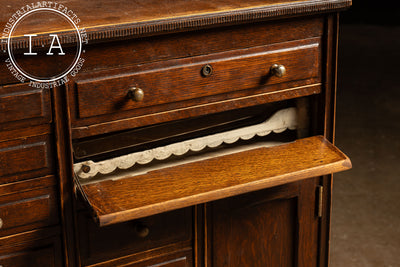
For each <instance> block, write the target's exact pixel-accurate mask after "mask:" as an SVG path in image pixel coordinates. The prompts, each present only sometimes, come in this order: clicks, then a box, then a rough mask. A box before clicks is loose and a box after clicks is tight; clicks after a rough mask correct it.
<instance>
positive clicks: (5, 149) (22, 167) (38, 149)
mask: <svg viewBox="0 0 400 267" xmlns="http://www.w3.org/2000/svg"><path fill="white" fill-rule="evenodd" d="M52 154H53V153H52V148H51V142H50V136H49V135H40V136H32V137H21V138H18V139H13V140H7V141H3V142H1V141H0V184H1V183H9V182H14V181H18V180H24V179H28V178H33V177H38V176H44V175H48V174H51V173H52V172H53V155H52Z"/></svg>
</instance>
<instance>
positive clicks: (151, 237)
mask: <svg viewBox="0 0 400 267" xmlns="http://www.w3.org/2000/svg"><path fill="white" fill-rule="evenodd" d="M192 222H193V220H192V209H191V208H187V209H180V210H176V211H172V212H168V213H163V214H158V215H154V216H151V217H147V218H143V219H139V220H134V221H129V222H125V223H120V224H116V225H112V226H107V227H98V226H96V225H95V224H94V222H93V219H92V218H90V217H88V216H87V215H85V214H80V215H79V218H78V223H79V232H80V233H79V237H80V248H81V260H82V262H83V263H85V264H93V263H96V262H101V261H104V260H108V259H112V258H115V257H119V256H124V255H129V254H132V253H137V252H143V251H146V250H149V249H154V248H158V247H162V246H166V245H170V244H173V243H177V242H181V241H187V240H191V238H192Z"/></svg>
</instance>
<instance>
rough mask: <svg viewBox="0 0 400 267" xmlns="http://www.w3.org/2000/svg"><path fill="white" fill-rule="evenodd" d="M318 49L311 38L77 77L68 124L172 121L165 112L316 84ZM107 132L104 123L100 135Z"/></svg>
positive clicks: (318, 78) (315, 42)
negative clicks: (138, 93)
mask: <svg viewBox="0 0 400 267" xmlns="http://www.w3.org/2000/svg"><path fill="white" fill-rule="evenodd" d="M320 53H321V49H320V39H319V38H313V39H307V40H301V41H292V42H286V43H282V44H275V45H269V46H264V47H255V48H251V49H242V50H237V51H230V52H224V53H218V54H213V55H207V56H199V57H193V58H186V59H180V60H170V61H165V62H159V63H152V64H147V65H142V66H136V67H134V68H131V69H130V70H131V72H127V73H125V74H122V75H119V76H117V77H115V76H114V77H107V76H104V77H102V78H96V79H88V80H80V81H77V82H76V88H75V90H73V91H74V94H76V96H75V97H71V99H73V100H72V101H73V102H72V103H74V104H72V105H75V107H73V109H74V111H75V112H73V113H74V114H75V115H76V116H75V118H73V122H72V124H73V127H79V126H84V125H85V124H86V125H88V124H89V125H90V124H104V123H107V122H109V121H117V120H121V119H135V118H142V117H144V116H149V115H152V114H157V115H158V117H159V118H160V117H163V116H164V117H166V118H167V120H172V119H174V118H172V117H171V116H168V115H165V114H166V113H168V112H172V111H176V110H187V109H190V108H192V107H193V106H199V105H209V104H210V103H213V102H224V101H226V100H235V99H236V98H240V99H243V98H246V97H251V96H254V95H260V94H265V93H270V92H274V91H284V90H286V89H288V88H294V87H301V86H306V85H310V84H317V83H319V82H320ZM274 64H278V65H283V66H284V67H285V69H286V74H285V75H283V76H282V77H277V76H275V75H273V72H272V71H271V66H272V65H274ZM207 65H209V66H211V68H212V73H211V74H209V75H206V74H205V73H204V71H203V70H204V69H205V67H206V66H207ZM134 88H136V89H141V90H142V91H143V94H144V96H143V99H142V100H140V101H137V100H136V101H135V99H132V97H131V96H132V95H131V90H133V89H134ZM253 104H254V102H253ZM231 108H232V107H231ZM236 108H237V107H236ZM208 112H211V111H208ZM199 115H201V114H199ZM73 117H74V116H73ZM121 123H122V122H121ZM124 123H125V122H124ZM136 126H138V125H136ZM117 128H118V127H117ZM85 130H86V131H90V130H91V129H87V127H86V128H85V127H82V131H85ZM108 130H109V129H107V127H103V129H102V131H101V132H100V131H99V133H103V132H104V131H108ZM74 137H77V136H74ZM81 137H82V136H81Z"/></svg>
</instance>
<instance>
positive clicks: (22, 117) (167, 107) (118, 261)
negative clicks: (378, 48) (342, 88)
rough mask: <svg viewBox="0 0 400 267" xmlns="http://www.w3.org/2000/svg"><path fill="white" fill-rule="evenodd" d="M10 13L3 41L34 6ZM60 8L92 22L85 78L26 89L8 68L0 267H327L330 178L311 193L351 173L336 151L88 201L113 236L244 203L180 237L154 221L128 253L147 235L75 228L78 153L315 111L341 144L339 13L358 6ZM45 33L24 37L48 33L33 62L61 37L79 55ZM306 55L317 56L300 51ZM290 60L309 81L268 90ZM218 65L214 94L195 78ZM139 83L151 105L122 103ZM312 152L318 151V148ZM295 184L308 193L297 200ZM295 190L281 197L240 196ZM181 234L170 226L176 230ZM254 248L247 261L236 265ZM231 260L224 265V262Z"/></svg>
mask: <svg viewBox="0 0 400 267" xmlns="http://www.w3.org/2000/svg"><path fill="white" fill-rule="evenodd" d="M128 2H129V3H128ZM0 4H2V5H1V6H2V12H0V22H1V24H2V25H3V26H4V25H6V21H7V20H8V19H9V18H10V17H11V15H12V14H13V13H14V12H15V11H17V10H18V9H20V8H21V7H22V6H23V5H26V3H25V2H23V1H20V0H17V1H13V2H12V3H11V2H7V3H6V1H3V0H0ZM62 4H63V5H65V6H66V7H68V8H69V9H71V10H73V11H74V12H75V13H76V15H77V16H79V18H80V19H81V22H80V23H79V24H80V26H81V27H82V28H86V30H87V33H88V38H89V43H88V44H87V45H85V50H86V51H85V54H84V58H85V64H84V69H82V70H81V72H80V73H79V74H78V76H77V77H75V78H74V79H72V80H71V81H70V83H69V84H68V85H67V88H64V87H62V88H57V89H53V90H36V89H33V88H29V87H28V86H27V85H21V84H16V83H17V80H16V79H15V78H14V77H13V76H12V74H11V73H10V72H9V71H8V69H7V66H6V64H0V85H1V86H0V167H1V168H0V202H1V204H0V211H1V212H2V213H1V214H2V217H4V214H6V216H5V218H7V220H5V222H6V223H7V224H4V227H5V228H4V229H2V230H1V229H0V235H1V236H2V237H1V238H0V265H3V266H27V265H38V266H82V265H85V264H92V266H118V265H134V266H147V265H154V264H155V265H164V266H204V265H206V264H208V265H209V266H211V265H213V264H214V265H215V266H226V264H225V263H226V262H225V261H226V260H227V259H228V260H231V261H232V262H233V263H232V264H231V265H240V266H242V265H243V266H246V265H248V266H257V264H258V265H259V266H265V264H264V263H267V264H269V263H271V264H270V265H272V266H274V265H277V266H285V265H290V266H293V265H296V266H325V265H327V253H328V246H329V217H330V204H331V203H330V198H331V195H330V188H331V176H330V175H327V176H323V177H320V178H315V179H313V178H311V179H306V180H302V179H305V178H309V177H311V176H319V175H322V174H327V173H330V172H334V171H339V170H343V169H347V168H349V167H350V162H349V160H348V159H347V158H346V157H345V156H343V155H342V154H341V153H340V152H338V151H337V150H336V148H333V147H331V146H330V145H328V144H327V143H325V141H322V143H321V142H319V141H316V142H314V141H315V140H318V138H317V139H316V137H313V138H311V139H306V140H314V141H304V140H300V141H297V142H295V143H294V144H290V145H287V146H285V148H282V149H278V148H276V150H275V149H274V150H273V154H272V152H271V150H267V149H257V150H252V151H246V152H244V154H243V153H242V154H241V155H240V156H238V155H237V156H234V155H228V156H223V157H220V158H218V159H214V160H207V161H202V162H197V163H191V164H187V165H181V166H177V167H174V168H170V169H166V170H162V171H153V172H151V173H149V174H147V175H142V176H137V177H135V178H134V179H124V180H118V181H108V182H99V183H97V184H87V185H85V186H84V188H85V190H86V191H87V192H90V193H91V195H90V194H89V195H90V196H95V197H94V198H90V200H91V201H94V202H92V203H91V204H92V205H93V206H95V208H94V210H92V211H93V212H94V213H95V215H97V216H98V217H100V219H99V223H100V224H103V225H105V224H112V223H115V222H119V221H126V220H130V219H133V218H138V217H143V216H148V215H152V214H156V213H157V214H158V213H162V212H164V211H167V210H175V209H177V208H180V207H186V206H191V205H195V204H197V203H204V202H206V201H211V200H216V199H221V198H225V197H228V196H233V195H237V194H241V195H240V196H239V197H236V198H235V200H232V199H223V200H219V201H218V202H215V203H208V204H200V205H197V206H196V207H191V208H190V209H191V210H195V212H194V213H191V214H190V216H183V217H184V218H181V219H182V221H179V219H178V218H175V219H166V220H158V221H157V218H158V217H153V216H151V217H148V221H149V222H155V221H157V222H158V223H157V226H156V227H155V229H157V230H156V232H155V233H159V234H155V236H154V238H149V239H148V240H145V241H140V240H137V239H135V238H132V240H129V239H127V238H126V236H129V234H126V233H129V231H131V229H130V228H129V227H130V223H133V222H134V221H129V222H125V223H121V224H117V225H114V226H113V225H111V226H107V227H110V228H108V229H107V227H103V228H98V227H97V226H95V225H94V224H93V223H92V222H91V221H90V220H91V218H90V217H89V216H85V217H84V218H83V219H82V217H80V218H79V220H78V221H75V219H76V218H75V215H74V214H76V213H77V209H78V208H79V207H80V205H81V203H78V205H74V204H75V203H73V201H74V199H73V196H74V194H73V193H74V192H73V190H74V188H73V184H72V183H73V181H72V164H73V157H72V139H76V138H86V140H88V138H92V137H94V136H96V135H97V136H100V135H103V134H105V133H107V134H112V133H115V132H117V131H122V130H132V129H136V128H138V127H142V126H146V125H154V124H157V123H162V122H172V121H176V120H181V119H187V118H193V117H197V116H201V115H206V114H215V113H218V112H223V111H232V110H238V109H240V108H243V107H249V106H257V105H260V104H265V103H271V102H276V101H281V100H288V99H295V98H299V97H303V96H304V97H307V100H308V102H309V103H310V109H309V110H307V113H306V114H305V117H306V116H309V118H308V119H309V121H310V126H309V127H307V128H309V129H308V131H307V135H318V134H319V135H324V137H325V138H326V139H327V140H329V141H333V139H334V123H335V122H334V120H335V117H334V114H335V109H334V106H335V94H336V55H337V51H336V42H337V32H338V29H337V24H336V23H337V19H335V15H334V14H333V13H330V14H327V12H337V11H339V10H342V9H343V8H345V7H348V6H350V5H351V0H326V1H325V0H324V1H322V0H321V1H320V0H303V1H292V0H290V1H286V2H283V1H281V0H250V1H246V2H244V1H237V0H216V1H212V2H204V1H203V2H200V1H184V0H178V1H162V0H151V1H147V0H136V1H133V2H132V1H128V0H121V1H113V2H107V1H103V0H101V1H85V2H82V1H77V0H69V1H63V2H62ZM43 19H44V20H45V22H44V23H43V22H42V23H40V21H43ZM46 19H48V17H46V16H35V17H34V19H33V21H30V22H29V21H26V23H27V24H25V25H24V26H27V27H26V28H25V30H27V31H30V33H31V32H36V33H39V36H38V37H37V38H34V40H33V46H34V49H36V46H40V47H41V45H42V44H43V45H45V46H46V45H48V44H49V42H50V41H51V39H49V38H48V36H47V34H48V33H49V32H51V31H53V32H58V33H59V34H60V36H61V39H62V40H63V44H65V45H68V41H66V42H65V43H64V41H65V40H67V39H68V37H71V36H72V37H73V34H74V33H72V31H71V28H70V25H66V24H65V22H64V23H63V22H62V20H52V22H48V21H47V22H46ZM60 31H64V33H60ZM20 33H21V32H20ZM17 35H18V33H17ZM74 38H75V37H74ZM74 38H72V39H70V40H74ZM307 44H308V45H309V44H317V45H318V47H316V48H309V49H305V50H304V49H303V50H301V49H300V48H301V47H304V46H305V45H307ZM11 46H12V47H13V49H15V52H16V53H17V54H18V53H22V52H24V51H26V49H27V47H28V42H27V39H26V38H24V37H22V36H20V37H16V38H14V39H13V42H12V44H11ZM290 47H298V48H299V50H297V52H295V51H296V50H293V51H290V49H289V50H288V48H290ZM37 49H39V50H40V49H41V50H43V49H44V48H37ZM66 49H73V47H70V48H66ZM282 49H283V50H284V49H286V51H282ZM5 50H6V49H5V43H4V42H3V43H2V44H1V50H0V51H1V52H0V59H1V62H4V60H5V59H6V57H7V53H5ZM268 51H275V52H276V53H275V54H274V53H271V54H268V53H269V52H268ZM277 51H278V52H277ZM304 51H306V52H307V51H308V52H307V53H303V52H304ZM263 53H264V54H263ZM16 57H17V58H18V60H22V61H20V63H21V64H22V65H23V66H24V67H26V68H30V69H29V70H31V71H33V72H34V73H35V74H38V75H47V74H54V73H56V72H58V71H59V70H60V69H62V68H63V67H64V66H65V65H66V64H68V60H70V58H68V57H65V58H61V57H59V58H58V60H53V59H51V58H49V57H46V56H38V57H37V58H33V57H31V58H24V57H23V56H22V55H16ZM282 59H285V60H286V61H288V63H286V61H285V64H286V65H288V66H294V67H296V71H295V72H292V71H290V72H288V73H287V76H286V77H284V78H283V79H278V78H275V77H273V78H271V79H268V80H263V79H262V76H263V75H264V74H263V73H262V70H266V69H268V68H269V66H268V65H269V61H270V60H272V61H275V60H282ZM264 61H265V62H267V61H268V62H267V63H265V65H267V66H266V68H264V66H263V62H264ZM210 62H211V64H212V66H213V67H214V74H213V75H214V76H213V75H212V76H210V77H207V78H204V79H203V77H201V76H199V71H198V69H199V67H201V66H202V64H203V63H210ZM274 63H275V62H274ZM277 63H279V62H277ZM297 68H298V69H297ZM193 71H196V73H194V72H193ZM257 75H260V76H261V78H260V77H258V76H257ZM256 76H257V77H256ZM264 76H265V75H264ZM258 78H259V79H258ZM207 79H208V80H207ZM257 79H258V80H257ZM257 81H258V82H259V83H257ZM130 82H132V84H131V83H130ZM139 83H140V85H141V84H142V83H143V84H145V85H144V86H142V87H144V89H145V98H144V101H143V102H142V103H139V104H138V103H135V104H134V103H129V102H128V103H125V104H123V105H122V104H121V103H122V102H118V101H117V100H118V99H121V97H122V96H123V94H122V91H123V90H124V89H125V88H126V87H130V86H132V85H139ZM152 85H157V86H156V89H154V86H152ZM93 88H94V89H93ZM188 88H190V89H188ZM65 89H67V90H65ZM99 92H100V93H99ZM171 92H172V93H171ZM149 96H150V98H149ZM282 103H285V102H282ZM71 124H72V128H70V126H71ZM83 140H85V139H83ZM319 140H320V141H321V139H319ZM313 144H314V145H316V147H314V148H315V149H313V148H310V147H309V146H308V145H313ZM294 147H297V148H294ZM267 151H270V152H271V153H270V152H267ZM283 159H284V160H283ZM319 160H321V162H320V161H319ZM335 162H336V163H335ZM56 166H57V168H56ZM57 180H59V181H57ZM296 180H301V181H298V182H295V183H294V184H293V183H292V184H290V182H293V181H296ZM56 181H57V182H56ZM287 183H289V184H288V185H284V186H283V187H279V188H280V189H279V188H272V189H267V190H266V191H258V192H255V193H254V192H251V193H248V194H242V193H245V192H250V191H254V190H259V189H262V188H265V187H271V186H275V185H280V184H287ZM319 185H323V186H324V187H325V188H326V190H325V191H324V195H323V216H322V218H319V219H316V218H315V202H316V201H315V191H314V189H315V187H317V186H319ZM55 186H57V188H55ZM282 188H283V189H282ZM98 189H99V190H101V191H100V192H98V191H97V190H98ZM106 189H107V190H108V191H107V190H106ZM284 191H285V192H284ZM288 191H290V192H291V193H290V194H289V193H288ZM260 192H263V193H260ZM264 193H265V194H264ZM96 194H97V195H96ZM85 196H86V197H87V196H88V195H85ZM105 199H106V200H107V201H108V202H104V200H105ZM79 201H80V200H78V202H79ZM117 206H118V208H116V207H117ZM120 208H121V209H120ZM15 210H21V211H26V212H21V214H17V213H15ZM49 210H50V211H49ZM58 211H60V212H58ZM222 211H224V213H222ZM59 213H60V214H61V216H60V214H59ZM80 213H84V212H83V211H80ZM49 214H50V215H49ZM224 214H225V215H224ZM23 215H25V216H24V217H23ZM157 216H162V214H161V215H157ZM224 216H225V217H224ZM177 217H179V216H177ZM189 217H190V218H189ZM226 218H229V220H225V219H226ZM270 218H273V220H272V219H270ZM170 220H172V221H173V222H172V223H171V225H170V224H168V225H165V227H163V226H164V225H163V223H164V222H168V221H170ZM296 220H297V221H296ZM227 221H229V222H227ZM260 222H261V223H260ZM25 223H26V224H25ZM52 225H54V227H53V226H52ZM88 225H90V227H88V229H89V230H87V229H86V228H85V227H86V226H88ZM160 225H161V226H160ZM263 225H270V226H271V227H267V228H263V227H262V226H263ZM119 226H120V227H121V229H119ZM239 226H240V227H239ZM238 227H239V228H238ZM274 227H275V228H274ZM189 228H190V229H189ZM236 229H239V230H240V231H239V230H237V231H236ZM272 229H274V230H276V231H272ZM86 230H87V231H86ZM157 231H158V232H157ZM163 231H164V232H163ZM166 232H168V234H167V233H166ZM88 233H89V234H88ZM90 233H92V234H93V233H96V235H95V237H93V236H90ZM152 233H154V232H152ZM232 233H238V234H237V235H236V234H232ZM167 236H168V238H167ZM183 236H185V237H184V238H183ZM260 236H262V237H264V238H263V239H260V238H259V237H260ZM277 236H279V237H280V238H279V239H276V237H277ZM60 237H62V238H60ZM187 237H188V238H187ZM86 238H87V239H86ZM184 239H185V240H184ZM77 240H79V242H77ZM96 240H97V241H99V242H97V241H96ZM109 240H111V241H110V242H109V243H110V244H111V245H112V248H111V249H109V248H107V247H101V246H102V245H101V243H100V241H101V242H102V243H104V244H105V243H107V242H108V241H109ZM265 240H268V242H267V243H266V242H264V243H263V241H265ZM124 242H125V243H124ZM243 242H249V243H248V244H249V245H248V246H246V247H245V248H244V249H246V252H245V253H244V254H245V256H243V257H241V258H240V259H239V258H237V257H236V255H237V254H238V253H239V252H242V251H241V250H239V249H242V248H243V246H242V245H243ZM124 248H127V249H126V250H124ZM89 250H90V251H89ZM232 251H233V252H237V253H233V254H232V253H231V252H232ZM277 251H278V252H277ZM90 253H91V254H90ZM230 253H231V254H230ZM89 254H90V255H92V257H89V256H88V255H89ZM221 254H224V257H219V258H216V257H215V256H216V255H218V256H219V255H221ZM283 255H285V256H283ZM89 258H90V259H89ZM257 260H258V261H257ZM317 260H318V262H317Z"/></svg>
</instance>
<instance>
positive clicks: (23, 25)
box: [0, 0, 351, 47]
mask: <svg viewBox="0 0 400 267" xmlns="http://www.w3.org/2000/svg"><path fill="white" fill-rule="evenodd" d="M27 3H28V4H27ZM0 4H1V5H0V6H1V12H0V25H2V26H3V27H4V25H5V27H6V28H7V27H8V26H13V25H15V24H18V23H19V24H20V26H18V27H14V31H13V34H12V37H13V38H19V37H24V36H23V35H24V34H26V33H29V34H37V35H38V37H35V38H40V35H45V34H46V35H48V33H49V32H58V33H63V34H64V35H65V34H68V33H71V32H73V28H72V25H71V23H66V20H65V19H64V20H63V19H57V18H56V17H57V16H56V15H55V12H51V11H47V13H46V11H42V13H39V12H31V13H30V15H29V16H28V15H27V14H26V13H28V12H29V11H31V10H33V9H38V8H50V9H52V10H54V9H55V10H59V11H60V12H62V13H64V14H66V15H67V16H68V17H69V18H71V19H72V20H73V21H74V22H76V19H79V22H78V23H79V28H85V30H86V31H87V33H88V39H89V41H91V40H99V39H112V38H121V37H122V38H123V37H128V38H129V37H139V36H143V35H154V34H157V33H165V32H173V31H182V30H189V29H193V28H199V27H206V26H210V25H224V24H233V23H240V22H251V21H257V20H263V19H271V18H275V17H286V16H294V15H303V14H313V13H318V12H328V11H334V10H340V9H343V8H346V7H348V6H350V5H351V0H300V1H299V0H297V1H295V0H283V1H282V0H247V1H239V0H213V1H199V0H173V1H169V0H118V1H105V0H99V1H79V0H67V1H57V2H55V1H52V2H50V1H40V2H36V1H35V2H33V3H29V2H26V1H22V0H16V1H12V2H10V1H5V0H0ZM51 13H52V14H51ZM21 17H23V19H20V18H21ZM27 18H29V19H27ZM19 19H20V20H19ZM17 20H19V22H18V23H17V22H16V21H17ZM7 23H9V24H8V26H7ZM2 30H3V29H2ZM6 38H8V35H7V31H5V30H4V31H3V32H2V36H1V39H2V44H4V43H5V39H6ZM25 39H26V38H25ZM19 45H20V47H21V45H22V47H24V46H25V45H24V42H22V43H21V42H19Z"/></svg>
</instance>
